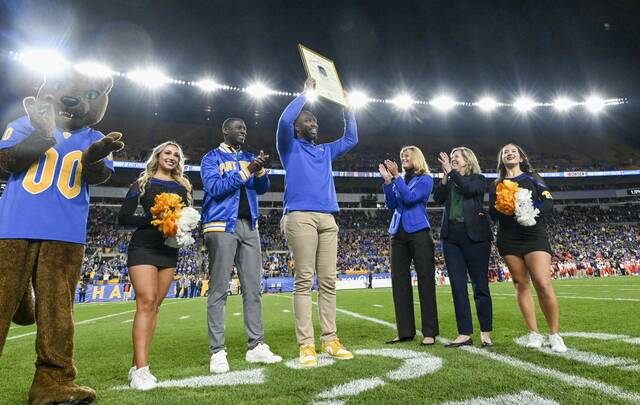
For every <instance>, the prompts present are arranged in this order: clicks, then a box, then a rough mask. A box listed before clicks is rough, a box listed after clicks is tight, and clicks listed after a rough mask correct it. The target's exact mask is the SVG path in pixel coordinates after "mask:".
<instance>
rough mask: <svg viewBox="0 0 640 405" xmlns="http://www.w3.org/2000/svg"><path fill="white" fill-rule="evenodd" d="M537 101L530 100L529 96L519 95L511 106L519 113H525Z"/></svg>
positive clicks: (533, 106) (535, 104) (532, 107)
mask: <svg viewBox="0 0 640 405" xmlns="http://www.w3.org/2000/svg"><path fill="white" fill-rule="evenodd" d="M537 105H538V103H536V102H535V101H533V100H531V99H530V98H529V97H524V96H523V97H519V98H518V99H517V100H516V101H515V102H514V103H513V107H514V108H515V109H516V110H518V111H520V112H521V113H526V112H528V111H530V110H532V109H534V108H535V107H536V106H537Z"/></svg>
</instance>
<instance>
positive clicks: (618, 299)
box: [491, 293, 640, 302]
mask: <svg viewBox="0 0 640 405" xmlns="http://www.w3.org/2000/svg"><path fill="white" fill-rule="evenodd" d="M491 295H492V296H493V295H496V296H505V297H515V296H516V295H515V294H506V293H491ZM533 295H536V294H533ZM556 296H557V297H558V298H566V299H572V300H593V301H632V302H640V298H612V297H579V296H568V295H556Z"/></svg>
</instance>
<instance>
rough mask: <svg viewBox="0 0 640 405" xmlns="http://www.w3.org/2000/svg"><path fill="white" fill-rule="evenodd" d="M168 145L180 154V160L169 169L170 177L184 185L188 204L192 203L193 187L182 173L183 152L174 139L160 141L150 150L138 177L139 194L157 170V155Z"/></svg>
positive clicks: (142, 192) (141, 193)
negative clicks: (149, 154)
mask: <svg viewBox="0 0 640 405" xmlns="http://www.w3.org/2000/svg"><path fill="white" fill-rule="evenodd" d="M169 145H173V146H175V147H176V148H177V149H178V154H179V155H180V161H179V162H178V164H177V165H176V167H174V168H173V170H172V171H171V178H172V179H174V180H175V181H176V182H178V184H180V185H181V186H182V187H184V188H185V189H186V190H187V199H188V203H189V205H191V204H192V202H193V201H192V200H193V196H192V195H191V191H192V190H193V187H192V186H191V182H190V181H189V179H188V178H187V176H185V174H184V153H183V152H182V148H181V147H180V145H178V144H177V143H176V142H174V141H167V142H164V143H161V144H160V145H158V146H156V147H155V148H154V149H153V152H151V156H149V159H147V163H146V167H145V169H144V171H143V172H142V173H140V176H139V177H138V180H137V182H138V187H139V188H140V195H143V194H144V192H145V191H146V189H147V185H148V184H149V181H150V180H151V178H152V177H153V176H155V174H156V172H157V171H158V156H160V154H161V153H162V151H164V150H165V148H166V147H167V146H169Z"/></svg>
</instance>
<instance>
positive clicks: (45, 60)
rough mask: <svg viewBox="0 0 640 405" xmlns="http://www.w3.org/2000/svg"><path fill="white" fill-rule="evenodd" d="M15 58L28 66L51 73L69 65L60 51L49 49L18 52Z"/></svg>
mask: <svg viewBox="0 0 640 405" xmlns="http://www.w3.org/2000/svg"><path fill="white" fill-rule="evenodd" d="M17 59H18V60H19V61H20V62H22V63H23V64H24V65H25V66H27V67H28V68H30V69H33V70H35V71H38V72H41V73H52V72H56V71H59V70H62V69H64V68H66V67H67V66H69V62H68V61H67V60H66V59H65V57H64V56H63V55H62V54H61V53H60V52H58V51H54V50H50V49H42V50H33V51H27V52H24V53H20V54H18V57H17Z"/></svg>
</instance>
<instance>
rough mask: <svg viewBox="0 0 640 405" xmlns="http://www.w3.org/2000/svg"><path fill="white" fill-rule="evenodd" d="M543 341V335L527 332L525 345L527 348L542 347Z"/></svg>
mask: <svg viewBox="0 0 640 405" xmlns="http://www.w3.org/2000/svg"><path fill="white" fill-rule="evenodd" d="M543 343H544V337H543V336H542V335H541V334H539V333H538V332H531V333H529V337H528V338H527V347H528V348H529V349H539V348H541V347H542V344H543Z"/></svg>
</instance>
